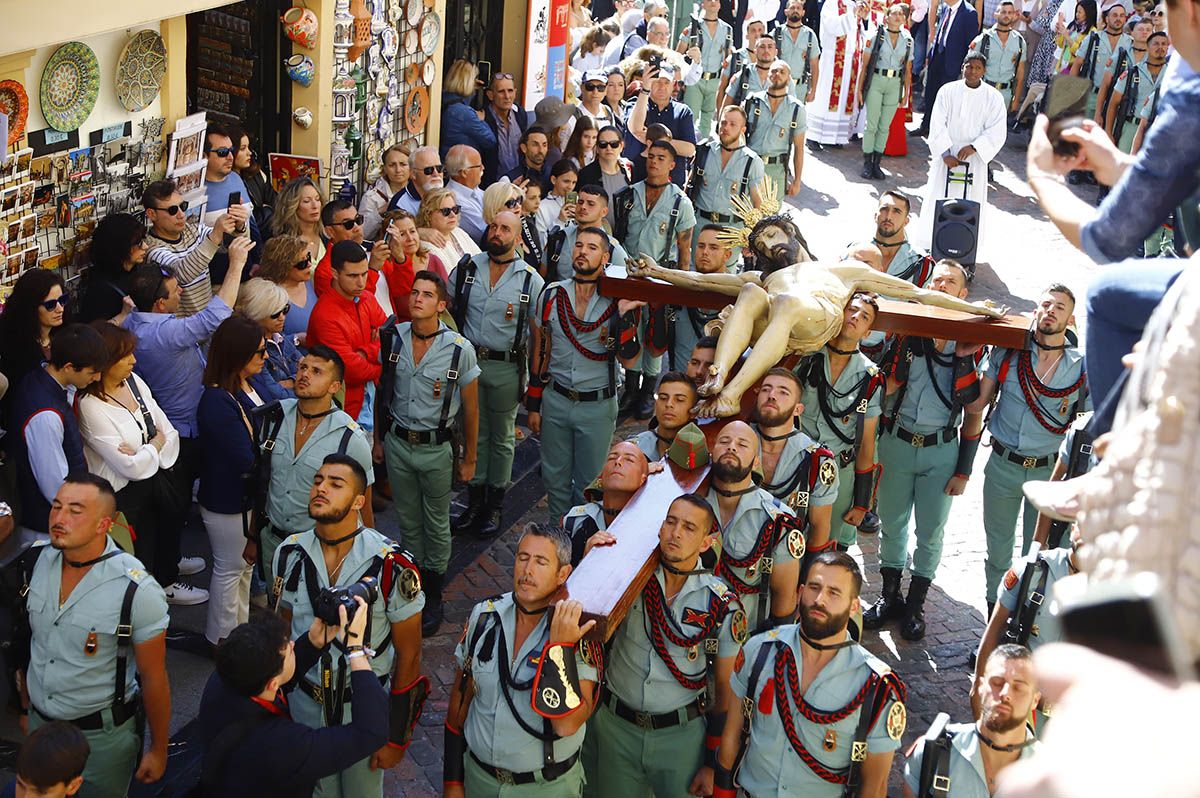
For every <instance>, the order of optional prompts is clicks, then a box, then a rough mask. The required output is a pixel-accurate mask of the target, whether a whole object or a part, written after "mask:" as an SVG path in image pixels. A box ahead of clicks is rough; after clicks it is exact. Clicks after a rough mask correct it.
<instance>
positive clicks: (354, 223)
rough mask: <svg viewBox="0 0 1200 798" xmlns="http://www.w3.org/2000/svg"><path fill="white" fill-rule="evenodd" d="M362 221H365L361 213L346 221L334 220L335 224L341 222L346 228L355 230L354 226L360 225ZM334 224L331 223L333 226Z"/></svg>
mask: <svg viewBox="0 0 1200 798" xmlns="http://www.w3.org/2000/svg"><path fill="white" fill-rule="evenodd" d="M362 223H363V215H362V214H361V213H360V214H359V215H358V216H355V217H354V218H353V219H347V220H346V221H344V222H334V223H333V225H337V224H340V225H341V226H342V228H343V229H344V230H353V229H354V228H356V227H358V226H359V225H361V224H362ZM333 225H330V227H333Z"/></svg>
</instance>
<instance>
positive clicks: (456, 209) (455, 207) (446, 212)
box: [438, 205, 462, 216]
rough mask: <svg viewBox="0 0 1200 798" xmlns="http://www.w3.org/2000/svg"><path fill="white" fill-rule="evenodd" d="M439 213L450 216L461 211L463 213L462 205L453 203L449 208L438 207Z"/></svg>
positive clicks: (456, 214)
mask: <svg viewBox="0 0 1200 798" xmlns="http://www.w3.org/2000/svg"><path fill="white" fill-rule="evenodd" d="M438 213H440V214H441V215H442V216H450V215H451V214H453V215H454V216H458V215H459V214H460V213H462V206H461V205H451V206H450V207H449V208H438Z"/></svg>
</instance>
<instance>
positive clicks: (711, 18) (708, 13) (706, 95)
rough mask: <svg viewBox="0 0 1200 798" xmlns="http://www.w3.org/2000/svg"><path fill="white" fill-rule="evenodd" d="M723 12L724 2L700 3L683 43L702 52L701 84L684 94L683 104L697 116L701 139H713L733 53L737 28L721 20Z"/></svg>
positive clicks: (697, 129) (697, 130)
mask: <svg viewBox="0 0 1200 798" xmlns="http://www.w3.org/2000/svg"><path fill="white" fill-rule="evenodd" d="M720 8H721V2H720V0H700V15H699V17H692V19H691V21H690V22H689V23H688V26H687V27H686V28H685V29H684V31H683V39H684V41H685V42H686V43H687V45H688V47H699V48H700V69H701V72H700V80H699V81H697V82H696V83H695V84H693V85H691V86H688V87H687V88H686V89H684V92H683V104H684V105H686V106H688V107H689V108H691V109H692V110H693V112H695V114H696V124H697V128H696V138H698V139H702V138H704V137H705V136H707V135H709V131H710V130H711V129H712V121H713V113H714V112H715V111H716V110H717V89H718V87H719V86H720V83H721V68H722V67H723V66H724V64H725V59H727V58H728V57H729V52H730V51H731V50H732V49H733V28H731V27H730V26H729V23H728V22H725V21H724V20H722V19H719V18H718V17H717V11H719V10H720ZM693 28H699V30H693Z"/></svg>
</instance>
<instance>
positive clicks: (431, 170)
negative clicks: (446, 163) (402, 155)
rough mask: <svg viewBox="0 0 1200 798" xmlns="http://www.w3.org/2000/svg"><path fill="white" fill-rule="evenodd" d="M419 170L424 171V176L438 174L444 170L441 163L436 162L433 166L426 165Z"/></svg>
mask: <svg viewBox="0 0 1200 798" xmlns="http://www.w3.org/2000/svg"><path fill="white" fill-rule="evenodd" d="M421 171H422V172H424V173H425V176H426V177H429V176H430V175H440V174H441V173H442V172H443V171H444V170H443V169H442V165H441V164H437V165H435V166H426V167H425V168H424V169H422V170H421Z"/></svg>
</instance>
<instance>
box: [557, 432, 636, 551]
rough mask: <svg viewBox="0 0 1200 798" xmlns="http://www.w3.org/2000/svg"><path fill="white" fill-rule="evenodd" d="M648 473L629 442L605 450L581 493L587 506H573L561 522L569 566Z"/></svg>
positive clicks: (604, 526) (622, 505)
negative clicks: (594, 474) (567, 539)
mask: <svg viewBox="0 0 1200 798" xmlns="http://www.w3.org/2000/svg"><path fill="white" fill-rule="evenodd" d="M649 473H650V461H648V460H647V459H646V457H645V455H643V454H642V450H641V449H639V448H638V446H637V444H636V443H634V442H633V441H622V442H621V443H617V444H614V445H613V447H612V448H611V449H609V450H608V457H607V458H606V459H605V460H604V468H602V469H601V470H600V476H599V477H597V479H596V482H593V483H592V484H591V485H589V486H588V488H587V490H585V491H584V498H586V499H588V502H587V503H586V504H577V505H575V506H574V507H572V508H571V509H570V510H568V511H567V514H566V515H564V516H563V519H562V524H563V528H564V529H566V530H567V534H568V535H570V537H571V564H572V565H578V564H579V561H580V560H582V559H583V555H584V554H585V553H586V548H587V544H588V540H589V539H590V538H591V537H592V536H593V535H595V534H596V533H597V532H603V531H604V530H606V529H608V525H609V524H611V523H612V522H613V521H614V520H615V519H616V517H617V514H618V513H620V512H621V511H622V510H624V509H625V505H627V504H629V500H630V499H632V498H633V494H635V493H637V492H638V491H639V490H640V489H641V487H642V485H645V484H646V477H647V476H648V475H649ZM597 483H598V484H597Z"/></svg>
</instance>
